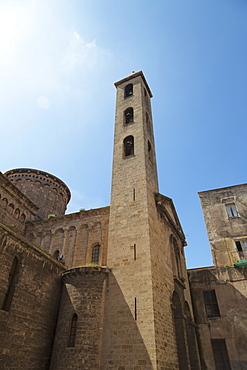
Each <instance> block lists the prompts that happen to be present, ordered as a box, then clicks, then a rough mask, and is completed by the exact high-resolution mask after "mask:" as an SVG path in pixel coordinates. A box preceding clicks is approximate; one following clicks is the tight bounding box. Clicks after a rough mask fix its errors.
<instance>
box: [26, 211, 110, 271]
mask: <svg viewBox="0 0 247 370" xmlns="http://www.w3.org/2000/svg"><path fill="white" fill-rule="evenodd" d="M108 222H109V207H104V208H99V209H94V210H89V211H83V212H78V213H73V214H70V215H66V216H62V217H54V218H50V219H48V220H43V221H42V222H33V223H29V224H27V227H26V236H27V238H28V239H29V240H31V241H32V242H33V243H34V244H35V245H37V246H39V247H41V248H42V249H44V250H46V251H47V252H49V253H50V255H52V256H53V255H54V253H55V252H56V251H59V255H63V261H64V263H65V265H66V266H67V267H68V268H72V267H78V266H82V265H85V264H88V263H91V262H92V250H93V247H94V246H95V245H97V244H99V245H100V256H99V265H100V266H106V263H107V245H108Z"/></svg>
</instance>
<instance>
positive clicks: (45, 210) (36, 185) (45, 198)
mask: <svg viewBox="0 0 247 370" xmlns="http://www.w3.org/2000/svg"><path fill="white" fill-rule="evenodd" d="M4 175H5V176H6V177H7V178H8V179H9V180H10V181H11V182H12V183H13V184H14V185H15V186H16V187H17V188H18V189H19V190H20V191H21V192H22V193H23V194H25V195H26V196H27V197H28V198H29V199H30V200H31V201H32V202H33V203H34V204H36V205H37V206H38V207H39V209H38V212H37V214H38V216H39V217H40V218H42V219H44V218H47V217H48V215H49V214H55V215H56V216H62V215H64V213H65V210H66V206H67V203H68V202H69V200H70V191H69V189H68V187H67V186H66V185H65V183H64V182H63V181H61V180H60V179H58V178H57V177H55V176H53V175H51V174H49V173H47V172H43V171H40V170H35V169H29V168H18V169H14V170H10V171H8V172H6V173H5V174H4Z"/></svg>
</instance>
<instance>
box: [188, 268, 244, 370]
mask: <svg viewBox="0 0 247 370" xmlns="http://www.w3.org/2000/svg"><path fill="white" fill-rule="evenodd" d="M188 273H189V281H190V286H191V294H192V300H193V305H194V312H195V319H196V323H197V325H198V331H199V337H200V348H201V353H202V354H203V362H204V366H205V367H204V368H207V369H210V370H211V369H215V363H214V354H213V349H212V341H214V340H217V341H218V340H220V341H221V342H224V343H225V345H226V351H227V353H228V357H229V361H230V366H231V369H232V370H238V369H245V368H246V367H247V342H246V336H247V310H246V307H247V269H246V268H245V269H240V268H239V269H237V268H234V267H224V268H203V269H193V270H189V271H188ZM205 292H206V294H208V292H209V293H210V295H211V294H212V292H213V296H212V295H211V298H210V300H208V299H207V300H206V301H205V298H204V297H205Z"/></svg>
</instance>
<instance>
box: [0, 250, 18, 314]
mask: <svg viewBox="0 0 247 370" xmlns="http://www.w3.org/2000/svg"><path fill="white" fill-rule="evenodd" d="M17 274H18V259H17V258H16V257H15V258H14V260H13V262H12V266H11V269H10V272H9V278H8V289H7V292H6V293H5V297H4V300H3V304H2V308H1V309H2V310H4V311H9V310H10V306H11V303H12V300H13V297H14V292H15V285H16V278H17Z"/></svg>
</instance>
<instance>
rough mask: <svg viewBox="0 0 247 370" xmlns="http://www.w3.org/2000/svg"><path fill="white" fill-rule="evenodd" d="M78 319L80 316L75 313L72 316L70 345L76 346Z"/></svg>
mask: <svg viewBox="0 0 247 370" xmlns="http://www.w3.org/2000/svg"><path fill="white" fill-rule="evenodd" d="M77 319H78V316H77V314H76V313H75V314H74V315H73V316H72V319H71V324H70V332H69V340H68V347H75V339H76V329H77Z"/></svg>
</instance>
